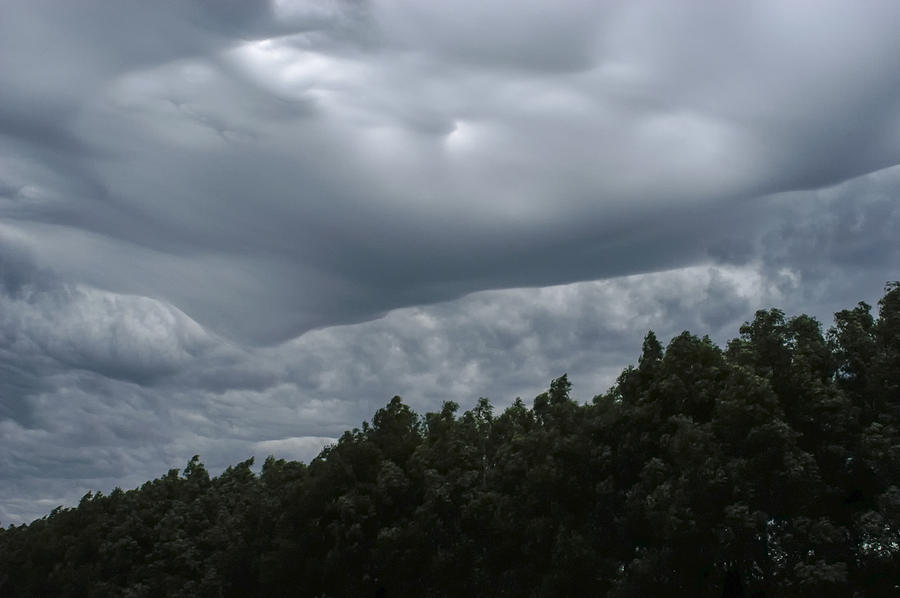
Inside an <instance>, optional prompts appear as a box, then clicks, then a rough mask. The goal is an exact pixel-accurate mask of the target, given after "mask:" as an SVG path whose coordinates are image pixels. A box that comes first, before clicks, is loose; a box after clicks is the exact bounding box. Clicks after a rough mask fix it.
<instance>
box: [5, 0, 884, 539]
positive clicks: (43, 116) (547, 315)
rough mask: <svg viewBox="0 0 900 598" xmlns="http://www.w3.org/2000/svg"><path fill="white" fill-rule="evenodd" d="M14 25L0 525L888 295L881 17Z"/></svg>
mask: <svg viewBox="0 0 900 598" xmlns="http://www.w3.org/2000/svg"><path fill="white" fill-rule="evenodd" d="M2 12H3V13H4V15H3V18H0V309H2V311H0V357H2V361H0V373H2V378H0V392H2V396H0V427H2V428H3V431H2V435H0V438H2V443H3V446H4V449H5V454H6V457H5V459H4V460H3V461H2V462H0V464H2V465H0V467H2V469H0V479H2V480H3V481H4V484H2V487H3V488H4V489H3V490H2V493H3V495H2V496H0V520H2V521H4V522H6V521H20V520H23V519H27V518H28V517H32V516H35V515H37V514H39V513H41V512H44V511H46V510H47V509H46V508H45V507H46V506H47V504H50V503H53V502H54V501H57V502H59V501H71V500H72V499H73V497H75V498H77V497H76V496H75V495H76V494H77V493H78V492H80V491H82V490H83V489H86V488H96V487H109V486H112V485H115V484H121V485H127V484H128V483H137V482H140V481H142V480H143V479H146V478H147V477H150V476H154V475H157V474H158V473H160V471H161V470H162V469H164V468H165V467H164V466H163V465H160V464H165V466H179V465H181V464H183V461H186V459H187V458H189V457H190V456H191V455H192V454H194V453H197V452H200V453H202V454H203V455H204V456H205V458H206V459H207V461H208V462H209V463H210V464H211V465H212V466H213V467H216V466H224V465H225V464H227V463H229V462H233V461H234V460H236V459H239V458H243V456H246V455H249V454H257V455H262V456H264V453H266V452H278V453H283V454H284V455H285V456H291V457H304V458H308V457H309V456H311V455H312V454H314V453H315V452H316V449H317V447H319V446H321V444H322V443H323V442H327V439H328V438H333V437H334V436H336V435H338V434H339V433H340V432H341V431H342V430H343V429H345V428H346V427H348V426H353V425H358V423H359V422H360V421H361V420H362V419H363V418H367V417H369V416H370V415H371V412H372V410H373V409H374V408H375V407H377V406H378V405H380V404H382V403H383V402H385V401H386V400H387V399H388V398H390V396H392V395H393V394H402V395H404V396H405V397H406V398H407V399H408V400H409V401H410V402H411V403H412V404H413V405H414V406H415V407H417V408H418V409H420V410H427V409H432V408H437V406H439V404H440V401H442V400H446V399H454V400H458V401H460V400H462V401H465V400H466V399H467V398H469V399H471V400H474V399H475V398H477V397H478V396H489V397H491V398H493V399H495V400H496V401H497V402H498V403H504V402H506V401H509V400H511V399H512V398H514V397H515V396H517V395H522V396H523V397H524V398H529V397H530V396H531V395H533V394H536V393H537V392H539V391H540V390H541V388H542V387H543V386H544V385H545V384H546V383H547V382H548V381H549V379H550V378H552V377H554V376H557V375H559V374H560V373H562V372H563V371H568V372H569V373H570V375H571V376H572V377H573V379H574V381H575V383H576V392H579V393H583V394H580V395H579V397H580V398H582V399H588V398H590V395H591V394H593V393H597V392H601V391H603V390H605V387H606V386H608V385H609V384H611V383H612V381H613V379H614V377H615V375H616V373H617V372H618V371H619V370H620V369H621V367H622V366H624V365H626V364H627V363H629V362H631V361H633V360H634V358H635V355H636V351H637V348H638V347H639V344H640V339H641V337H642V335H643V334H644V333H645V332H646V330H647V329H648V328H654V329H656V330H657V332H659V333H660V336H662V337H664V338H665V337H666V336H667V335H674V334H676V333H678V332H680V331H681V329H684V328H689V329H691V330H693V331H695V332H698V333H701V334H702V333H707V332H708V333H710V334H711V335H713V337H714V338H716V340H719V341H724V340H725V339H726V338H727V337H728V336H729V335H731V334H734V332H735V330H736V326H737V325H739V323H740V322H741V321H743V320H744V319H747V318H749V317H752V312H753V310H754V309H757V308H760V307H768V306H771V305H780V306H782V307H784V308H786V309H787V310H789V311H791V310H793V311H809V312H812V313H814V314H815V315H817V316H819V317H820V318H822V319H823V320H825V321H826V322H827V321H828V318H829V314H830V313H831V312H832V311H834V310H836V309H841V308H843V307H846V306H849V305H853V304H854V303H855V302H856V301H857V300H860V299H866V300H869V301H872V300H874V299H875V298H876V297H877V296H878V293H879V291H880V288H881V285H882V284H883V282H884V281H885V280H887V279H895V278H898V277H900V275H898V274H897V268H896V264H897V263H900V255H898V254H900V243H898V241H897V239H896V237H897V235H896V231H897V230H900V211H898V203H897V199H896V198H897V191H898V187H900V170H898V169H897V168H895V167H894V166H895V165H896V164H898V163H900V143H898V142H900V104H898V100H897V98H900V76H898V73H900V64H898V61H900V47H898V46H900V40H898V38H897V36H896V35H895V32H894V30H893V24H894V23H896V22H897V20H898V17H900V14H897V13H900V7H898V6H897V5H896V4H895V3H890V2H873V3H866V4H865V5H862V4H860V5H848V4H846V3H832V2H816V3H804V2H800V3H791V4H789V5H786V4H785V3H783V2H775V1H772V2H756V3H753V4H752V5H748V6H741V7H728V8H724V7H721V6H719V5H717V4H715V3H704V2H690V3H679V4H678V5H677V6H674V5H672V6H669V5H667V4H665V3H659V2H640V1H639V2H609V3H596V2H582V1H580V0H572V1H571V2H566V3H564V4H563V5H560V4H559V3H548V2H537V1H528V2H523V3H519V4H517V7H516V9H515V10H511V9H510V7H509V4H508V3H505V2H499V1H484V0H481V1H479V2H455V3H452V4H446V5H445V4H443V3H429V4H423V3H421V2H413V1H409V0H373V1H370V2H343V1H341V0H308V1H303V2H293V1H289V0H273V1H272V2H262V1H260V2H238V1H233V2H232V1H228V2H215V3H210V2H204V1H200V0H197V1H196V2H191V1H188V2H154V3H146V2H138V1H136V0H134V1H130V0H129V1H125V2H111V1H105V0H89V1H85V2H79V3H67V2H52V1H50V0H47V1H40V2H33V1H25V0H21V1H19V0H13V1H12V2H10V3H7V5H6V6H5V7H4V8H3V9H2ZM66 480H69V481H66ZM41 501H45V502H41ZM52 506H55V503H54V504H51V505H50V507H51V508H52Z"/></svg>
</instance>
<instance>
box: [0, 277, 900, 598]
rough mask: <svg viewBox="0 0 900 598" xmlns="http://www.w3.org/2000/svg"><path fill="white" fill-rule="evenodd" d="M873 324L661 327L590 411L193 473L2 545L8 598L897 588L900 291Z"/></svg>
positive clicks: (767, 316) (0, 540)
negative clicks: (711, 332)
mask: <svg viewBox="0 0 900 598" xmlns="http://www.w3.org/2000/svg"><path fill="white" fill-rule="evenodd" d="M876 311H877V313H873V310H872V308H871V307H870V306H869V305H866V304H865V303H859V304H858V305H857V306H856V307H854V308H852V309H847V310H844V311H840V312H838V313H837V314H835V318H834V323H833V325H832V326H830V327H829V328H828V329H827V330H824V331H823V328H822V325H821V324H820V323H819V322H818V321H816V320H815V319H814V318H811V317H809V316H805V315H800V316H796V317H787V316H786V315H785V314H784V313H783V312H781V311H780V310H777V309H771V310H767V311H759V312H757V313H756V315H755V318H754V319H753V321H752V322H748V323H745V324H744V325H743V326H742V327H741V328H740V331H739V332H740V336H739V337H738V338H736V339H734V340H732V341H731V342H729V343H728V344H727V347H726V348H725V349H724V350H723V349H721V348H720V347H718V346H716V345H715V344H714V343H713V342H712V341H710V340H709V338H707V337H703V338H699V337H697V336H694V335H692V334H690V333H688V332H685V333H683V334H681V335H679V336H677V337H675V338H674V339H673V340H672V341H671V342H670V343H669V344H668V346H666V347H663V346H662V345H661V343H660V342H659V341H658V340H657V338H656V337H655V335H654V334H653V333H652V332H650V333H649V334H648V335H647V336H646V338H645V339H644V343H643V350H642V353H641V355H640V358H639V360H638V363H637V366H634V367H628V368H627V369H625V371H623V372H622V374H621V375H620V376H619V378H618V380H617V383H616V384H615V386H614V387H613V388H611V389H610V390H609V391H608V392H606V393H605V394H601V395H598V396H596V397H594V399H593V400H592V401H591V402H590V403H588V404H578V403H576V402H575V401H573V400H571V399H570V397H569V391H570V388H571V385H570V383H569V381H568V379H567V377H566V376H565V375H563V376H562V377H560V378H558V379H556V380H554V381H553V382H552V383H551V384H550V388H549V390H548V391H547V392H544V393H542V394H540V395H538V396H537V397H536V398H535V399H534V401H533V404H532V405H531V406H530V407H529V406H528V405H526V404H525V403H524V402H522V401H521V400H516V402H515V403H513V404H512V405H511V406H510V407H508V408H507V409H505V410H504V411H502V412H501V413H495V410H494V409H493V408H492V406H491V404H490V402H489V401H488V400H487V399H479V400H478V402H477V404H476V405H475V407H474V408H472V409H470V410H468V411H465V412H462V413H461V412H460V410H459V406H458V405H457V404H455V403H446V404H444V406H443V408H442V409H441V411H440V412H437V413H428V414H425V415H424V416H419V415H417V414H416V413H414V412H413V411H412V410H411V409H410V408H409V407H408V406H407V405H405V404H404V403H403V402H402V400H401V399H400V398H399V397H395V398H394V399H392V400H391V401H390V402H389V403H388V404H387V405H386V406H385V407H384V408H382V409H379V410H378V411H377V412H376V413H375V414H374V416H373V417H372V421H371V422H366V423H364V424H362V427H361V428H359V429H354V430H352V431H348V432H345V433H344V434H343V436H342V437H341V438H340V439H339V440H338V441H337V443H335V444H334V445H332V446H330V447H327V448H326V449H324V450H323V451H322V452H321V453H320V454H319V455H318V456H317V457H316V458H315V459H314V460H313V461H312V462H311V463H309V464H308V465H307V464H304V463H300V462H288V461H284V460H276V459H274V458H271V457H270V458H269V459H267V460H266V462H265V463H264V464H263V466H262V470H261V473H259V474H256V473H255V472H254V471H253V470H252V469H251V466H252V461H251V460H248V461H245V462H243V463H239V464H237V465H234V466H232V467H229V468H228V469H227V470H226V471H225V472H224V473H222V474H221V475H220V476H218V477H211V476H210V475H209V473H208V472H207V470H206V469H205V468H204V466H203V464H202V463H201V462H200V460H199V459H198V458H197V457H195V458H193V459H192V460H191V461H190V462H189V463H188V464H187V466H186V467H185V468H184V470H183V471H178V470H171V471H169V472H168V473H167V474H166V475H164V476H162V477H160V478H159V479H156V480H153V481H149V482H147V483H145V484H144V485H143V486H141V487H140V488H138V489H135V490H130V491H127V492H126V491H122V490H120V489H116V490H114V491H113V492H112V493H111V494H109V495H103V494H101V493H97V494H88V495H86V496H85V497H84V498H82V500H81V502H80V504H79V505H78V506H77V507H74V508H57V509H56V510H54V511H53V512H52V513H50V514H49V515H47V516H46V517H44V518H42V519H40V520H37V521H34V522H32V523H31V524H28V525H22V526H10V527H9V528H7V529H0V596H4V597H16V596H28V597H34V596H60V597H76V596H78V597H80V596H90V597H106V596H109V597H112V596H117V597H118V596H126V597H151V596H153V597H157V596H158V597H163V596H165V597H170V596H184V597H187V596H191V597H193V596H200V597H207V596H208V597H231V596H242V597H243V596H272V597H277V596H310V597H312V596H341V597H344V596H346V597H357V596H448V597H451V596H453V597H456V596H611V597H618V596H636V597H637V596H698V597H705V596H710V597H712V596H715V597H718V596H732V597H734V596H747V597H750V596H809V597H813V596H815V597H820V596H894V595H900V589H898V586H897V585H896V584H898V583H900V581H898V580H900V283H897V282H894V283H889V284H888V285H887V286H886V287H885V293H884V296H883V297H882V298H881V299H880V300H879V302H878V308H877V310H876Z"/></svg>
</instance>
